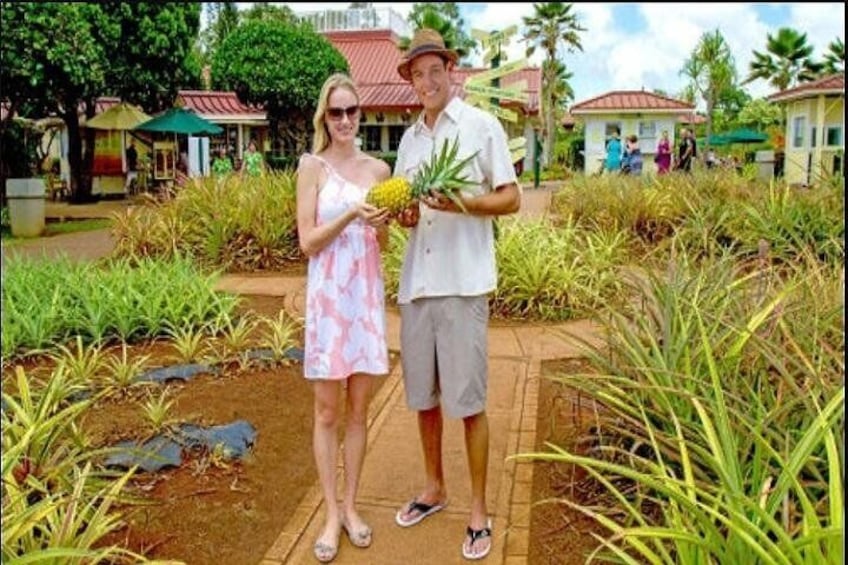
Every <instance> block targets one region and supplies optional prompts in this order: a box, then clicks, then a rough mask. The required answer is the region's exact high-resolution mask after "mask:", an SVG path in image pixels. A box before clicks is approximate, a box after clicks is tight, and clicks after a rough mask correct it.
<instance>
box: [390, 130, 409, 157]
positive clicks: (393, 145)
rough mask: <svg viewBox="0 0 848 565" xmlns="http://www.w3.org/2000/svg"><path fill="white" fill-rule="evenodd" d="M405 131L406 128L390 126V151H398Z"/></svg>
mask: <svg viewBox="0 0 848 565" xmlns="http://www.w3.org/2000/svg"><path fill="white" fill-rule="evenodd" d="M405 131H406V126H389V151H397V148H398V145H400V138H401V137H403V132H405Z"/></svg>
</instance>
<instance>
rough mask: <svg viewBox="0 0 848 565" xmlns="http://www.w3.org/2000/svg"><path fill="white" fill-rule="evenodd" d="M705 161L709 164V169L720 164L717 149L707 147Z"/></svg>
mask: <svg viewBox="0 0 848 565" xmlns="http://www.w3.org/2000/svg"><path fill="white" fill-rule="evenodd" d="M704 163H705V164H706V165H707V168H708V169H712V168H714V167H715V166H716V165H718V157H717V156H716V152H715V149H713V148H712V147H710V148H709V149H707V154H706V156H705V157H704Z"/></svg>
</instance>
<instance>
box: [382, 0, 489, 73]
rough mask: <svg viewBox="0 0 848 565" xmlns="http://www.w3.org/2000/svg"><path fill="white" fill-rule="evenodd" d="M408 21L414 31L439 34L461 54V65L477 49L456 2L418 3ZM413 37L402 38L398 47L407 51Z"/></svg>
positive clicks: (449, 45)
mask: <svg viewBox="0 0 848 565" xmlns="http://www.w3.org/2000/svg"><path fill="white" fill-rule="evenodd" d="M406 19H407V21H408V22H409V24H410V25H411V26H412V28H413V29H421V28H425V27H426V28H430V29H434V30H436V31H438V32H439V35H441V36H442V39H444V40H445V45H447V46H448V47H450V48H451V49H455V50H456V52H457V53H458V54H459V59H460V64H465V61H464V59H466V58H467V57H468V56H469V55H470V54H471V53H472V52H473V51H474V50H475V49H476V48H477V42H476V41H475V40H474V39H473V38H472V37H471V36H470V35H469V34H468V32H466V30H465V20H463V19H462V16H461V15H460V13H459V5H458V4H457V3H456V2H418V3H415V4H413V5H412V9H411V10H410V11H409V15H408V16H407V18H406ZM411 40H412V38H411V37H401V38H400V41H399V42H398V47H400V48H401V49H403V50H406V49H407V48H408V47H409V42H410V41H411Z"/></svg>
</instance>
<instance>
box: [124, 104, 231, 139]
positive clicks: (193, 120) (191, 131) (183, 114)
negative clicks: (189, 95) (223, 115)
mask: <svg viewBox="0 0 848 565" xmlns="http://www.w3.org/2000/svg"><path fill="white" fill-rule="evenodd" d="M133 129H136V130H141V131H159V132H167V133H175V134H183V135H217V134H219V133H222V132H223V131H224V129H223V128H222V127H221V126H219V125H217V124H213V123H212V122H210V121H209V120H206V119H204V118H201V117H200V116H198V115H197V114H195V113H194V112H192V111H190V110H185V109H183V108H171V109H170V110H168V111H166V112H165V113H163V114H160V115H158V116H156V117H155V118H152V119H150V120H148V121H146V122H144V123H141V124H139V125H137V126H135V128H133Z"/></svg>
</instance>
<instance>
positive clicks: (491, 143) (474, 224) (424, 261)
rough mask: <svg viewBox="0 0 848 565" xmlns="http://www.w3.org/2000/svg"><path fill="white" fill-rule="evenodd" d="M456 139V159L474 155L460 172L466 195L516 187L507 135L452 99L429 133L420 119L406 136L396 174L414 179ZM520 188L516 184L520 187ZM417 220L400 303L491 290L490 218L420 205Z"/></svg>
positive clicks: (493, 270)
mask: <svg viewBox="0 0 848 565" xmlns="http://www.w3.org/2000/svg"><path fill="white" fill-rule="evenodd" d="M454 138H458V139H459V152H458V155H457V157H458V158H459V159H463V158H465V157H467V156H469V155H472V154H474V153H475V152H476V156H475V157H474V158H473V159H472V160H471V161H470V162H469V163H468V164H467V165H466V166H465V168H464V169H463V172H462V174H464V175H465V176H466V177H467V179H468V180H471V181H473V182H474V183H475V184H474V185H473V186H469V187H467V188H466V189H464V190H463V193H464V194H466V195H470V196H473V195H476V194H484V193H486V192H490V191H492V190H494V189H495V188H496V187H498V186H502V185H505V184H509V183H516V184H518V183H517V180H516V177H515V169H514V168H513V165H512V158H511V157H510V153H509V147H508V146H507V139H506V133H505V132H504V129H503V126H501V124H500V122H499V121H498V120H497V119H496V118H495V117H494V116H492V115H491V114H489V113H487V112H484V111H483V110H480V109H478V108H474V107H473V106H469V105H468V104H466V103H465V102H463V101H462V100H460V99H459V98H456V97H455V98H453V99H452V100H451V101H450V102H449V103H448V105H447V106H446V107H445V109H444V110H443V111H442V113H441V114H440V115H439V117H438V119H437V120H436V123H435V126H434V127H433V129H430V128H428V127H427V126H426V125H425V123H424V115H423V113H422V115H421V116H420V117H419V119H418V121H416V123H415V124H413V125H412V126H410V128H409V129H407V130H406V132H404V135H403V138H402V139H401V142H400V145H399V146H398V156H397V161H396V163H395V175H398V176H404V177H406V178H407V179H409V180H410V181H411V180H412V178H413V176H414V175H415V172H416V171H417V170H418V167H419V166H420V165H421V164H422V163H424V162H426V161H427V160H429V159H430V156H431V153H432V152H433V150H434V149H435V150H436V151H439V150H441V148H442V143H443V142H444V141H445V140H447V141H448V142H449V143H452V142H453V140H454ZM519 189H520V185H519ZM420 210H421V217H420V219H419V221H418V225H417V226H415V227H414V228H413V229H412V231H411V233H410V236H409V241H408V243H407V248H406V256H405V258H404V261H403V268H402V271H401V277H400V286H399V289H398V303H400V304H405V303H409V302H411V301H412V300H415V299H416V298H422V297H434V296H477V295H481V294H486V293H489V292H491V291H493V290H495V288H496V286H497V266H496V264H495V241H494V230H493V226H492V217H490V216H472V215H466V214H462V213H454V212H441V211H438V210H433V209H432V208H430V207H429V206H426V205H425V204H421V205H420Z"/></svg>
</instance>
